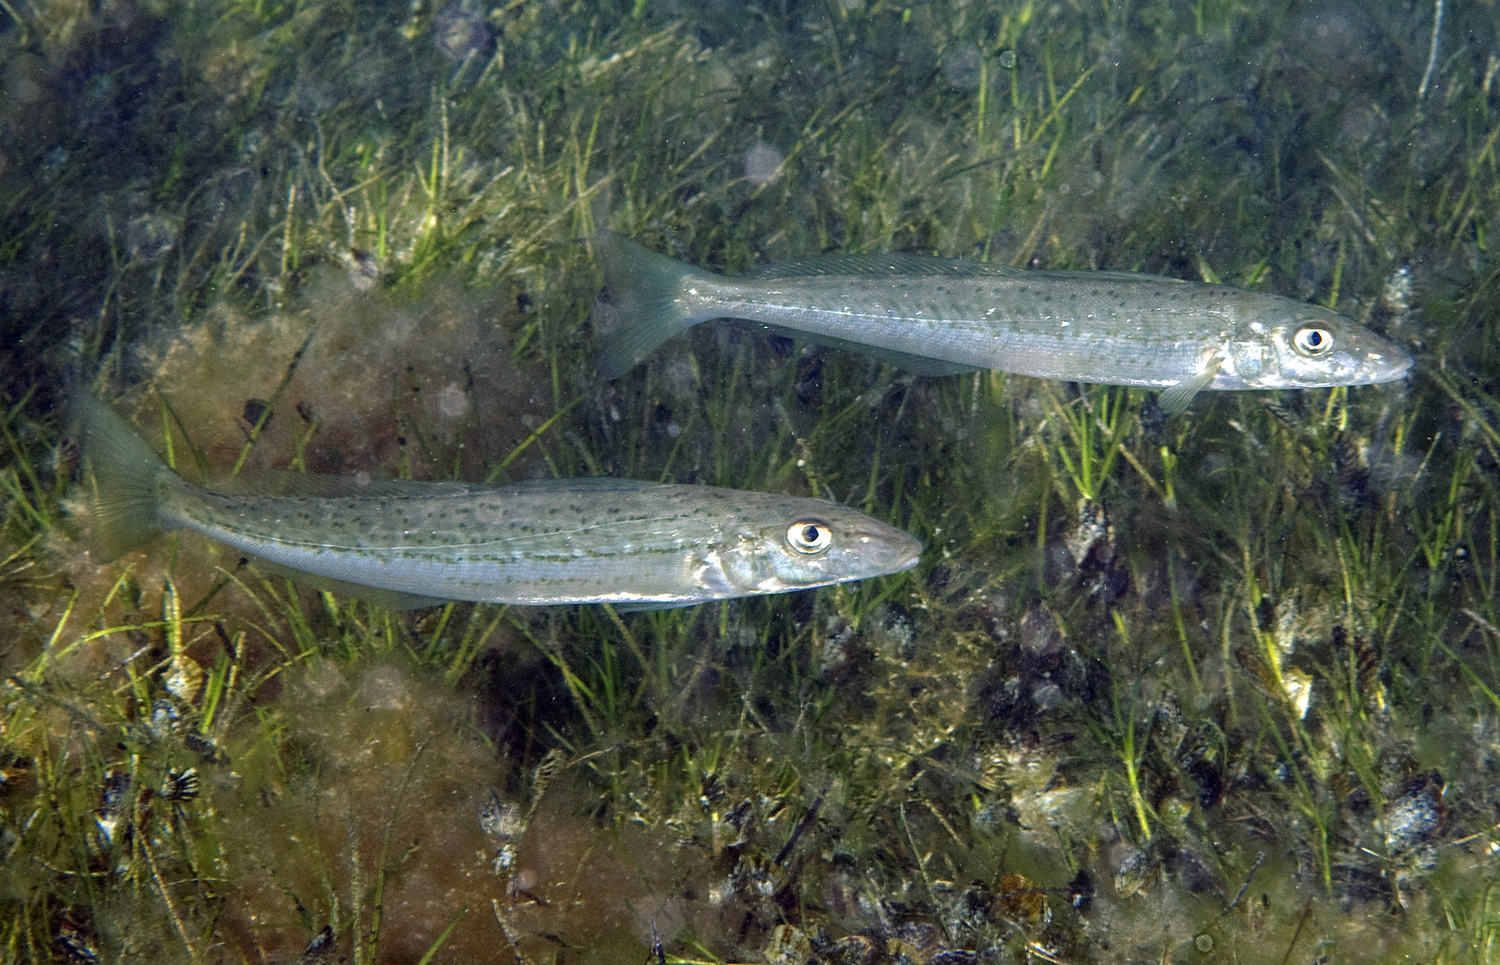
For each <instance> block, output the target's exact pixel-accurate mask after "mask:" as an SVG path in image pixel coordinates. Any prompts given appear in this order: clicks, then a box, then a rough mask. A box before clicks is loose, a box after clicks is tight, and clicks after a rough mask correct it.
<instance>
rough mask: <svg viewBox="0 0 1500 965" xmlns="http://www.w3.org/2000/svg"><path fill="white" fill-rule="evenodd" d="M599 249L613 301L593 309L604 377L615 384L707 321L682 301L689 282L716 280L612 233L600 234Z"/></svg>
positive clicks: (596, 247) (605, 279) (600, 370)
mask: <svg viewBox="0 0 1500 965" xmlns="http://www.w3.org/2000/svg"><path fill="white" fill-rule="evenodd" d="M594 247H595V250H596V251H598V253H599V261H600V263H601V264H602V265H603V267H604V285H605V287H606V288H607V289H608V290H609V301H608V302H607V303H604V302H601V303H599V304H598V305H596V306H595V308H594V318H593V322H594V334H595V337H596V338H597V339H598V341H599V372H600V374H601V375H603V376H604V377H605V378H606V379H616V378H619V377H620V376H621V375H624V374H625V373H626V372H628V371H629V370H630V369H632V368H634V367H635V366H636V365H637V364H638V363H639V362H640V361H641V360H642V359H644V358H645V357H646V356H648V355H650V354H651V353H652V352H654V351H655V350H656V349H657V347H658V346H660V345H661V344H662V343H663V342H665V341H666V340H667V339H669V338H671V337H672V336H674V335H677V334H679V333H681V332H684V331H686V330H687V329H689V328H691V327H692V326H693V325H695V324H697V323H698V322H700V321H703V317H702V316H697V315H694V314H693V312H692V311H691V309H689V308H687V307H685V306H684V304H683V302H682V300H681V299H680V297H679V296H680V294H681V292H682V286H683V283H684V282H685V281H687V280H688V279H690V278H693V277H697V276H701V277H702V278H703V279H704V280H708V279H710V278H711V277H712V276H710V275H708V274H707V273H705V272H700V271H698V270H697V269H695V268H693V267H692V266H690V265H685V264H683V263H682V262H680V261H673V260H672V259H671V258H668V257H666V256H665V255H658V254H656V253H655V252H652V251H647V250H646V249H645V248H642V247H641V246H640V245H638V244H636V243H635V242H633V241H631V240H630V239H629V238H626V237H624V236H623V235H618V234H615V233H614V232H613V231H605V232H601V233H600V235H599V237H598V238H597V239H595V242H594Z"/></svg>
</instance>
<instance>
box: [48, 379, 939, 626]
mask: <svg viewBox="0 0 1500 965" xmlns="http://www.w3.org/2000/svg"><path fill="white" fill-rule="evenodd" d="M75 409H76V413H75V417H76V420H77V427H78V429H77V438H78V441H79V451H80V453H81V455H82V457H83V460H84V463H85V465H86V467H87V469H88V475H87V476H86V479H87V480H88V482H87V486H88V490H89V491H88V493H86V500H85V501H86V502H87V503H89V504H90V510H91V512H90V522H91V528H92V530H93V533H92V537H93V542H94V544H95V547H96V552H97V553H98V555H99V557H100V558H101V559H103V560H109V559H113V558H115V557H117V556H119V555H121V554H122V553H124V552H126V551H128V550H130V549H132V548H134V547H136V546H137V545H139V544H140V543H142V542H144V541H145V540H147V539H149V538H150V537H151V536H153V535H155V534H157V533H159V532H163V531H167V530H174V529H188V530H195V531H197V532H199V533H202V534H203V535H205V536H208V537H209V538H211V539H214V540H217V541H219V542H221V543H224V544H226V545H228V546H230V547H233V548H234V549H236V550H238V551H240V552H242V553H244V554H246V555H248V556H252V557H255V558H257V559H259V560H262V561H265V562H266V563H269V564H271V566H272V567H273V568H276V569H282V570H286V571H290V573H289V575H293V576H296V577H298V578H300V579H302V580H303V581H305V582H308V583H309V584H310V585H312V586H313V587H315V588H319V589H333V590H338V591H342V592H345V593H350V594H352V595H354V596H356V597H362V598H365V599H369V600H373V601H375V602H379V603H383V604H386V605H390V606H393V607H397V608H412V607H418V606H426V605H432V604H435V603H441V602H443V601H448V600H473V601H480V602H490V603H509V604H519V605H529V606H553V605H563V604H583V603H611V604H617V605H619V606H620V607H621V608H624V609H655V608H667V607H678V606H691V605H693V604H696V603H703V602H707V601H710V600H726V599H731V598H735V597H745V596H758V595H762V594H770V593H785V592H789V591H792V590H803V589H810V588H812V587H819V586H828V585H830V584H834V583H842V582H845V581H849V580H863V579H868V578H870V577H876V576H884V575H889V574H892V573H899V572H901V571H902V570H906V569H909V568H910V567H912V566H914V565H915V564H916V563H917V560H918V558H919V555H920V553H921V551H922V544H921V543H920V542H919V541H918V540H917V539H916V538H915V537H912V536H910V535H908V534H907V533H905V532H903V531H902V530H900V529H897V528H896V527H894V526H890V525H888V524H886V523H883V522H881V521H879V520H877V519H874V518H872V517H870V516H866V515H865V514H863V513H860V512H857V511H855V510H853V509H850V508H849V507H847V506H842V505H840V504H838V503H833V502H829V501H826V500H822V499H813V498H808V497H801V496H788V495H777V494H769V493H761V492H748V491H742V490H736V489H722V488H717V487H712V486H698V485H677V484H667V483H650V482H643V481H638V480H630V479H611V478H584V479H558V480H538V481H532V482H523V483H518V484H514V485H506V486H484V485H476V484H469V483H460V482H415V481H405V480H384V481H381V480H375V481H368V480H363V479H360V478H344V477H337V476H326V475H316V474H298V473H291V472H285V473H277V474H275V477H274V479H268V480H266V481H262V482H260V483H256V482H255V481H254V480H234V481H232V482H231V483H228V484H221V485H208V486H203V485H198V484H196V483H193V482H190V481H188V480H187V479H184V478H183V477H182V476H180V475H178V474H177V473H176V472H174V471H173V470H172V469H171V468H170V467H168V466H167V464H166V463H165V461H163V460H162V458H161V457H160V456H158V455H157V454H156V452H155V451H154V450H153V449H152V448H151V447H150V446H149V445H147V443H146V442H145V440H144V439H143V438H142V437H141V436H140V435H138V434H137V433H136V432H135V430H134V429H133V428H132V427H131V426H130V425H129V424H128V423H127V422H126V421H125V420H124V419H123V418H122V417H121V416H119V415H118V414H117V413H116V412H115V411H114V410H113V409H112V408H110V407H109V406H108V405H107V404H105V403H104V402H102V401H99V400H97V399H94V398H86V399H84V400H82V401H81V402H78V403H75ZM257 488H260V489H261V490H262V491H260V492H256V491H255V490H256V489H257Z"/></svg>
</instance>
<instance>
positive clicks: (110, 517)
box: [73, 395, 186, 561]
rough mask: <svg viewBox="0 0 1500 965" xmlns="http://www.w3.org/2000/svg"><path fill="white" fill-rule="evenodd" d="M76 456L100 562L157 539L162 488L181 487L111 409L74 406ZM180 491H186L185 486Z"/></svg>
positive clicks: (91, 403)
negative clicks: (82, 467)
mask: <svg viewBox="0 0 1500 965" xmlns="http://www.w3.org/2000/svg"><path fill="white" fill-rule="evenodd" d="M73 412H74V420H75V423H76V425H77V427H78V442H79V450H80V452H81V453H82V455H83V458H84V461H85V463H86V464H87V466H88V471H89V478H88V481H87V483H86V485H87V486H88V487H89V506H90V523H89V527H88V529H89V539H90V542H91V543H92V544H93V550H94V551H95V553H96V554H97V556H98V557H99V558H100V559H101V560H102V561H108V560H112V559H114V558H115V557H117V556H120V555H121V554H123V553H125V552H127V551H129V550H131V549H133V548H135V547H136V546H137V545H139V544H140V543H143V542H145V541H146V540H147V539H149V538H151V537H152V536H155V535H156V534H157V533H159V532H160V531H161V530H162V529H163V528H164V527H163V523H162V519H161V492H162V485H163V483H167V482H171V481H180V479H179V477H178V476H177V475H176V474H175V473H173V472H172V470H171V469H170V468H168V466H167V464H166V463H165V462H163V461H162V458H161V457H160V456H158V455H157V454H156V453H155V452H154V451H153V450H152V449H151V447H150V446H148V445H146V442H145V440H144V439H142V438H141V437H140V436H139V435H137V434H136V432H135V430H134V429H132V428H131V427H130V425H129V424H128V423H127V422H126V421H125V420H124V419H122V418H120V416H119V415H117V414H116V413H115V411H114V410H113V409H111V408H110V407H109V406H107V405H105V404H104V403H103V402H100V401H99V400H98V399H95V398H93V397H91V396H88V395H80V396H79V397H78V401H77V402H75V403H74V406H73ZM184 485H186V484H185V483H184Z"/></svg>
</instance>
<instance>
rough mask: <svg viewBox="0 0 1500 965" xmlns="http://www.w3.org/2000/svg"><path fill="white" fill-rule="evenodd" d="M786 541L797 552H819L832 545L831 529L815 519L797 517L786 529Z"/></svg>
mask: <svg viewBox="0 0 1500 965" xmlns="http://www.w3.org/2000/svg"><path fill="white" fill-rule="evenodd" d="M786 541H787V542H788V543H791V544H792V549H794V550H796V551H797V552H799V553H807V554H809V555H811V554H813V553H821V552H823V551H824V550H826V549H828V547H830V546H832V545H833V530H831V529H829V528H828V524H827V523H825V522H823V521H822V520H817V519H799V520H797V521H796V522H795V523H793V524H792V525H790V526H788V527H787V529H786Z"/></svg>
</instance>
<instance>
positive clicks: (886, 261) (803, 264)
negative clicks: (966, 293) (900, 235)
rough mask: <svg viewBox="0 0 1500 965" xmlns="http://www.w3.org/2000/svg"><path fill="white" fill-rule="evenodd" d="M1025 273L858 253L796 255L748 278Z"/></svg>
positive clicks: (924, 257)
mask: <svg viewBox="0 0 1500 965" xmlns="http://www.w3.org/2000/svg"><path fill="white" fill-rule="evenodd" d="M1017 274H1025V272H1024V270H1023V269H1020V268H1011V267H1010V266H1008V265H992V264H990V263H989V262H984V261H961V260H958V259H955V258H934V257H932V256H930V255H908V254H901V253H899V252H897V253H894V254H884V255H881V254H875V255H869V254H855V255H815V256H812V257H808V258H794V259H792V260H791V261H780V262H777V263H775V264H772V265H765V266H763V267H761V268H757V269H756V270H754V271H753V272H751V273H750V274H748V275H746V276H745V277H746V278H754V279H765V278H807V277H815V276H819V275H823V276H828V275H892V276H895V275H900V276H906V277H910V276H920V277H924V278H981V277H991V278H993V277H995V276H997V275H1002V276H1014V275H1017Z"/></svg>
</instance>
